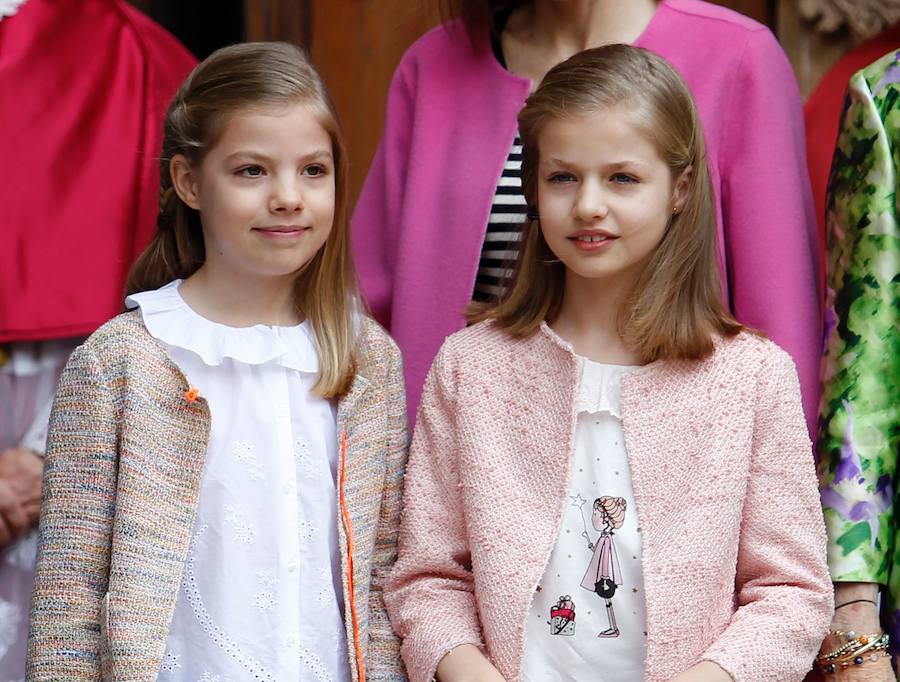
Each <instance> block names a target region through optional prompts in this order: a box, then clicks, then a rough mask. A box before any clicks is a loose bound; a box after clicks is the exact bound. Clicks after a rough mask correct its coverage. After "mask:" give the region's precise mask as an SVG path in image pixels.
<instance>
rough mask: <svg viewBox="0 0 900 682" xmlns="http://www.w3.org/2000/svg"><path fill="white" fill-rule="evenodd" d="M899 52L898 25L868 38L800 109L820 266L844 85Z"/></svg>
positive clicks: (826, 77)
mask: <svg viewBox="0 0 900 682" xmlns="http://www.w3.org/2000/svg"><path fill="white" fill-rule="evenodd" d="M898 48H900V24H897V25H895V26H892V27H890V28H888V29H887V30H885V31H883V32H882V33H879V34H878V35H877V36H875V37H874V38H870V39H869V40H867V41H866V42H864V43H862V44H861V45H859V46H858V47H856V48H854V49H853V50H851V51H850V52H848V53H847V54H846V55H844V56H843V57H841V59H840V61H838V63H837V64H835V65H834V66H833V67H831V69H830V70H829V71H828V73H826V74H825V75H824V76H823V77H822V80H821V81H819V84H818V85H817V86H816V89H815V90H813V92H812V94H811V95H810V96H809V99H807V100H806V106H804V108H803V117H804V119H805V122H806V160H807V164H808V165H809V177H810V180H811V181H812V190H813V200H814V201H815V203H816V220H817V222H818V225H819V237H820V239H819V246H820V249H821V257H822V263H824V262H825V191H826V189H827V187H828V173H829V171H830V170H831V157H832V156H833V155H834V145H835V144H836V143H837V136H838V127H839V125H840V122H841V121H840V119H841V111H842V109H843V105H844V94H845V93H846V91H847V84H848V83H849V82H850V78H851V76H853V74H854V73H856V72H857V71H859V70H860V69H862V68H864V67H866V66H868V65H869V64H871V63H872V62H874V61H875V60H876V59H879V58H880V57H883V56H884V55H886V54H887V53H888V52H890V51H891V50H896V49H898ZM819 272H820V273H824V272H825V268H824V267H822V268H820V270H819Z"/></svg>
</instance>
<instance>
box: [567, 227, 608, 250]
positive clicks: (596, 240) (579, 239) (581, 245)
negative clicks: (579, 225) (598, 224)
mask: <svg viewBox="0 0 900 682" xmlns="http://www.w3.org/2000/svg"><path fill="white" fill-rule="evenodd" d="M618 238H619V237H618V235H614V234H610V233H609V232H606V231H604V230H580V231H578V232H575V233H574V234H571V235H569V237H568V239H569V241H570V242H572V244H573V245H574V247H575V248H576V249H578V250H579V251H581V252H582V253H601V252H604V251H605V250H606V249H608V248H610V247H611V245H612V244H613V243H614V242H615V241H616V240H617V239H618Z"/></svg>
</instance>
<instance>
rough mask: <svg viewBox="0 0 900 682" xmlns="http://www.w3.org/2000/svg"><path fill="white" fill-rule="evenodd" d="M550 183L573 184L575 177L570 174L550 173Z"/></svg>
mask: <svg viewBox="0 0 900 682" xmlns="http://www.w3.org/2000/svg"><path fill="white" fill-rule="evenodd" d="M547 180H548V181H550V182H560V183H561V182H574V181H575V176H574V175H572V174H571V173H552V174H551V175H550V177H549V178H547Z"/></svg>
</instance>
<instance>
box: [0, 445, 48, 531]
mask: <svg viewBox="0 0 900 682" xmlns="http://www.w3.org/2000/svg"><path fill="white" fill-rule="evenodd" d="M43 470H44V460H43V459H42V458H41V457H40V456H39V455H38V454H37V453H35V452H32V451H31V450H28V449H26V448H10V449H9V450H5V451H3V452H0V547H2V546H5V545H7V544H9V543H10V542H12V541H14V540H17V539H18V538H20V537H21V536H23V535H25V533H27V532H28V531H29V530H30V529H31V528H32V527H33V526H34V525H35V523H37V520H38V516H39V514H40V508H41V475H42V474H43Z"/></svg>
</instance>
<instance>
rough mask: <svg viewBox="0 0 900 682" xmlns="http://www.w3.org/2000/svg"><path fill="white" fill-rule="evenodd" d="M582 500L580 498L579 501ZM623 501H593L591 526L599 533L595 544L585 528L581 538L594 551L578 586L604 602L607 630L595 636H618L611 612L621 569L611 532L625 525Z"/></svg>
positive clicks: (612, 611) (624, 505)
mask: <svg viewBox="0 0 900 682" xmlns="http://www.w3.org/2000/svg"><path fill="white" fill-rule="evenodd" d="M582 499H583V498H582ZM626 506H627V505H626V502H625V498H624V497H609V496H604V497H598V498H597V499H596V500H594V508H593V514H592V515H591V523H592V524H593V526H594V528H595V529H596V530H599V531H600V537H598V538H597V541H596V542H593V543H592V542H591V541H590V537H589V536H588V534H587V530H586V529H585V533H584V536H585V537H586V538H587V540H588V549H589V550H593V553H592V554H591V561H590V563H589V564H588V567H587V571H586V572H585V574H584V578H583V579H582V580H581V586H582V587H583V588H584V589H586V590H590V591H591V592H594V593H595V594H597V595H598V596H599V597H601V598H602V599H604V600H605V601H606V617H607V619H608V621H609V627H608V628H607V629H606V630H604V631H603V632H601V633H600V634H599V635H597V636H598V637H618V636H619V627H618V625H617V624H616V612H615V610H613V605H612V597H613V595H614V594H615V593H616V588H617V587H618V586H619V585H621V584H622V570H621V569H620V568H619V557H618V556H617V555H616V545H615V543H614V542H613V534H614V533H613V531H614V530H616V529H618V528H621V527H622V524H624V523H625V508H626Z"/></svg>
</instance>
